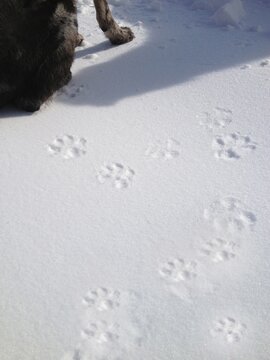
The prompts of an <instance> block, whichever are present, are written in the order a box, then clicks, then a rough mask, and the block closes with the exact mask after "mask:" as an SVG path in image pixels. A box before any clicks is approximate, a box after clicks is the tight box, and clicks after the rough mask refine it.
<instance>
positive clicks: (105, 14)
mask: <svg viewBox="0 0 270 360" xmlns="http://www.w3.org/2000/svg"><path fill="white" fill-rule="evenodd" d="M94 4H95V8H96V13H97V21H98V23H99V26H100V28H101V30H102V31H103V32H104V34H105V35H106V37H107V38H108V39H109V40H110V41H111V43H112V44H114V45H120V44H124V43H127V42H129V41H131V40H132V39H134V34H133V32H132V30H131V29H130V28H128V27H120V26H119V25H118V24H117V23H116V22H115V20H114V18H113V16H112V13H111V10H110V8H109V5H108V3H107V0H94Z"/></svg>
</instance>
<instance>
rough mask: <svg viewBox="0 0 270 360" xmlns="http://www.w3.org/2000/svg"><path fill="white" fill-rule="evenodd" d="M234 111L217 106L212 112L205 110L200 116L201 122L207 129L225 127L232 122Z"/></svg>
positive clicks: (212, 129)
mask: <svg viewBox="0 0 270 360" xmlns="http://www.w3.org/2000/svg"><path fill="white" fill-rule="evenodd" d="M232 117H233V115H232V111H231V110H229V109H223V108H220V107H216V108H215V109H214V110H213V111H212V112H205V113H204V114H203V115H201V116H200V121H199V124H200V125H201V126H203V127H205V128H206V129H207V130H210V131H214V130H215V129H224V128H225V127H227V126H228V125H229V124H230V123H231V122H232Z"/></svg>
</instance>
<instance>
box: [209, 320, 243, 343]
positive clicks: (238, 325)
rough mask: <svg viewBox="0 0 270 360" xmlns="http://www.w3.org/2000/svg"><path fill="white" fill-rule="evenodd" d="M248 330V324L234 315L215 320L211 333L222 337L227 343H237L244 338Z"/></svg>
mask: <svg viewBox="0 0 270 360" xmlns="http://www.w3.org/2000/svg"><path fill="white" fill-rule="evenodd" d="M246 332H247V326H246V324H244V323H242V322H240V321H238V320H235V319H234V318H232V317H225V318H222V319H219V320H217V321H215V322H214V325H213V328H212V329H211V330H210V334H211V335H212V336H213V337H218V336H219V337H221V338H222V339H223V340H224V341H226V342H227V343H230V344H232V343H236V342H239V341H241V340H242V338H243V336H244V335H245V334H246Z"/></svg>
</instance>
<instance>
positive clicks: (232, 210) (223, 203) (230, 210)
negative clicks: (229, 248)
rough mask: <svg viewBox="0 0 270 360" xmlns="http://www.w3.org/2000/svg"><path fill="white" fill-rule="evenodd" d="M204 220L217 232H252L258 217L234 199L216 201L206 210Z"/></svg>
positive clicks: (226, 198) (227, 198)
mask: <svg viewBox="0 0 270 360" xmlns="http://www.w3.org/2000/svg"><path fill="white" fill-rule="evenodd" d="M204 218H205V220H206V221H207V222H209V223H210V224H211V225H212V226H213V227H214V228H215V229H216V230H217V231H221V232H228V233H237V232H238V233H239V232H241V231H244V230H246V231H247V230H252V228H253V227H254V226H255V224H256V221H257V219H256V216H255V215H254V214H253V213H252V212H251V211H250V210H248V209H247V208H246V206H245V205H244V204H243V203H242V202H241V201H240V200H238V199H235V198H233V197H225V198H223V199H220V200H217V201H214V202H213V203H212V204H211V205H210V207H209V209H205V210H204Z"/></svg>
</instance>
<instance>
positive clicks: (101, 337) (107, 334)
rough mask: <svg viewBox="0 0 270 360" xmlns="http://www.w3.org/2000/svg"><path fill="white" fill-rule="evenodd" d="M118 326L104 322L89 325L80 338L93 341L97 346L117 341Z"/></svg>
mask: <svg viewBox="0 0 270 360" xmlns="http://www.w3.org/2000/svg"><path fill="white" fill-rule="evenodd" d="M118 329H119V325H118V324H114V323H113V324H109V323H107V322H106V321H104V320H100V321H97V322H96V323H91V324H89V326H88V327H87V328H86V329H84V330H83V331H82V333H81V335H82V338H87V339H88V340H91V341H94V342H96V343H98V344H103V343H108V342H115V341H117V340H118V339H119V334H118Z"/></svg>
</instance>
